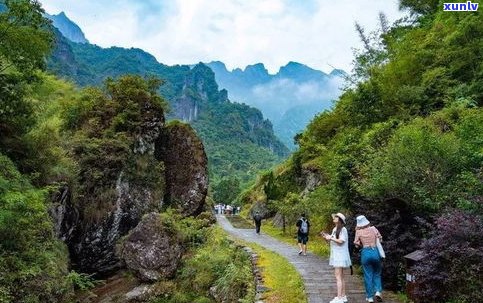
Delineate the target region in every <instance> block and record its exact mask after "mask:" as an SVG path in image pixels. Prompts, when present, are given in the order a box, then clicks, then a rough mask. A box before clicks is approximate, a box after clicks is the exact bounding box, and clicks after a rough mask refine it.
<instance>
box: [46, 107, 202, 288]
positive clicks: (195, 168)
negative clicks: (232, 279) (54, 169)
mask: <svg viewBox="0 0 483 303" xmlns="http://www.w3.org/2000/svg"><path fill="white" fill-rule="evenodd" d="M140 111H141V114H140V116H141V117H142V121H140V123H139V125H138V126H136V128H135V129H136V131H135V132H134V133H132V134H131V135H129V136H128V139H121V140H118V141H116V140H114V139H102V140H99V139H98V138H91V139H90V141H86V142H84V143H82V144H80V146H78V147H76V148H74V151H73V152H74V155H75V157H76V158H77V159H78V163H79V174H78V179H77V182H74V183H73V184H74V185H72V188H69V186H67V185H66V186H64V187H62V188H61V189H60V191H59V193H57V194H55V195H54V196H53V200H54V204H53V207H52V208H51V211H50V213H51V214H52V216H53V218H54V223H55V230H56V232H57V235H58V237H59V238H60V239H62V240H64V241H65V242H66V243H67V245H68V247H69V251H70V257H71V261H72V264H73V266H74V268H76V269H77V270H79V271H81V272H89V273H97V274H100V275H104V274H109V273H110V272H112V271H114V270H116V269H118V268H120V267H122V266H123V264H122V262H121V260H120V259H119V258H118V256H116V253H115V247H116V245H117V244H118V242H119V239H120V238H121V237H123V236H125V235H126V234H128V233H129V231H131V230H132V229H133V228H135V227H136V226H138V223H139V222H140V221H141V219H142V217H143V215H145V214H147V213H152V212H159V211H161V210H162V209H163V208H164V207H165V206H167V204H166V203H165V202H166V201H167V202H169V203H170V204H172V205H174V206H175V207H176V208H177V209H179V211H180V212H181V213H182V214H183V215H186V216H189V215H194V214H197V213H199V211H200V210H201V209H203V205H204V202H205V197H206V193H207V188H208V172H207V167H206V165H207V160H206V154H205V153H204V148H203V145H202V144H201V142H200V140H199V139H198V138H197V137H196V135H195V133H194V132H193V131H192V130H191V128H189V127H188V126H185V125H182V124H181V123H180V124H179V125H176V126H175V127H173V126H168V127H165V124H164V115H163V112H162V111H160V110H159V109H157V108H155V107H153V106H152V104H150V103H149V102H146V103H144V104H143V106H142V108H141V109H140ZM113 120H116V119H113ZM106 124H108V123H106ZM109 136H112V135H108V137H109ZM121 138H123V137H121ZM126 140H127V141H126ZM126 142H127V143H128V144H125V143H126ZM125 145H126V146H125ZM93 179H95V180H93ZM71 191H72V192H75V194H71ZM151 225H152V224H151V223H149V222H146V223H144V225H142V226H140V227H139V229H141V230H143V232H141V233H145V234H144V236H146V237H147V241H148V242H149V241H151V240H152V241H154V242H156V241H158V242H159V241H161V242H163V241H164V242H163V243H165V242H166V241H167V242H166V243H168V244H169V245H167V247H166V249H167V250H166V251H171V250H170V249H174V247H175V246H176V245H174V244H173V243H175V242H173V241H171V240H172V239H170V238H169V236H168V235H166V234H157V232H158V230H159V229H158V228H154V227H153V228H151V227H150V226H151ZM151 232H152V233H153V234H151ZM138 234H139V233H134V234H132V235H131V238H132V239H137V236H136V235H138ZM133 237H134V238H133ZM133 241H138V240H133ZM154 242H149V243H151V244H153V243H154ZM158 242H156V243H158ZM159 243H160V242H159ZM159 243H158V244H159ZM146 245H147V246H146V247H139V246H136V245H134V246H133V245H131V247H130V250H131V251H132V250H133V249H134V248H136V247H137V249H138V250H139V251H138V253H141V254H142V252H143V251H145V250H146V249H148V250H149V249H150V248H149V247H150V246H149V244H148V243H146ZM153 245H154V244H153ZM156 245H157V244H156ZM173 245H174V246H173ZM160 247H164V246H160ZM151 248H152V247H151ZM163 252H165V251H164V250H163ZM134 254H135V253H134V252H133V253H130V255H131V256H133V255H134ZM170 256H171V257H172V258H170V259H169V263H170V266H171V267H170V268H171V269H170V270H168V269H166V268H165V269H164V270H163V276H166V275H169V274H170V273H172V272H173V270H175V269H176V267H177V259H178V258H179V256H180V255H179V253H178V250H176V253H175V252H173V253H172V254H170ZM132 258H134V257H132ZM132 258H131V257H127V259H126V260H131V259H132ZM129 262H131V263H132V262H137V261H129ZM139 262H141V265H142V266H146V267H149V266H148V265H147V264H148V263H149V262H151V261H146V262H148V263H146V262H144V263H143V261H139ZM166 262H167V261H166ZM156 264H157V263H156ZM155 267H156V266H155ZM164 267H166V266H164ZM164 267H163V268H164ZM173 268H174V269H173ZM143 276H144V277H147V276H149V274H145V275H143ZM146 279H148V278H146Z"/></svg>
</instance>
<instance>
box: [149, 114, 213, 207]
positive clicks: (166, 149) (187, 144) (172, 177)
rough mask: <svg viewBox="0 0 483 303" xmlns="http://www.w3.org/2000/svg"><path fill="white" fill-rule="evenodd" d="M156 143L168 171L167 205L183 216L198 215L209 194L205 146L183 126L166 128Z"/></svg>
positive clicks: (188, 128) (189, 128) (185, 125)
mask: <svg viewBox="0 0 483 303" xmlns="http://www.w3.org/2000/svg"><path fill="white" fill-rule="evenodd" d="M156 143H157V144H156V147H157V157H159V158H160V159H161V160H162V161H163V162H164V164H165V168H166V195H165V201H166V203H168V204H169V205H171V206H173V207H175V208H177V209H178V210H179V211H180V212H181V214H183V215H184V216H193V215H198V214H199V213H201V211H202V210H203V206H204V204H205V198H206V194H207V192H208V167H207V164H208V159H207V157H206V153H205V150H204V147H203V144H202V143H201V141H200V139H199V138H198V137H197V136H196V134H195V132H194V130H193V129H192V128H191V126H189V125H187V124H183V123H180V122H172V123H170V124H169V125H167V126H166V127H165V128H164V130H163V133H162V135H161V136H160V138H159V139H158V141H157V142H156Z"/></svg>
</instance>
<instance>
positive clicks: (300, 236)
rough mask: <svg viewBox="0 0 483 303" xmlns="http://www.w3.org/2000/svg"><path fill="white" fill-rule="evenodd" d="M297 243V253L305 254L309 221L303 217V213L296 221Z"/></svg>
mask: <svg viewBox="0 0 483 303" xmlns="http://www.w3.org/2000/svg"><path fill="white" fill-rule="evenodd" d="M296 226H297V243H298V245H299V249H300V250H299V255H304V256H306V255H307V242H308V241H309V230H310V222H309V220H308V219H307V218H306V217H305V213H303V214H302V216H301V218H300V219H299V220H298V221H297V224H296Z"/></svg>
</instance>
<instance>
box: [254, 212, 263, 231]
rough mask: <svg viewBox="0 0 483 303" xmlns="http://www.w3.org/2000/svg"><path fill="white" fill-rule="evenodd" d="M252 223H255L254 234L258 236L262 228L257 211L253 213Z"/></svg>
mask: <svg viewBox="0 0 483 303" xmlns="http://www.w3.org/2000/svg"><path fill="white" fill-rule="evenodd" d="M253 221H255V231H256V233H257V234H260V226H262V216H261V215H260V212H259V211H257V212H255V215H254V216H253Z"/></svg>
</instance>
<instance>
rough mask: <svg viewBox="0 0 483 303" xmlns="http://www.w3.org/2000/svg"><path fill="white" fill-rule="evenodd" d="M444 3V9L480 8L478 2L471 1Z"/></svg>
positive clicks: (459, 10) (465, 9) (456, 10)
mask: <svg viewBox="0 0 483 303" xmlns="http://www.w3.org/2000/svg"><path fill="white" fill-rule="evenodd" d="M443 5H444V9H443V10H444V11H453V12H473V11H477V10H478V3H471V1H468V2H466V3H444V4H443Z"/></svg>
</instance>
